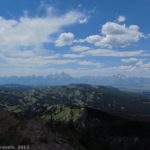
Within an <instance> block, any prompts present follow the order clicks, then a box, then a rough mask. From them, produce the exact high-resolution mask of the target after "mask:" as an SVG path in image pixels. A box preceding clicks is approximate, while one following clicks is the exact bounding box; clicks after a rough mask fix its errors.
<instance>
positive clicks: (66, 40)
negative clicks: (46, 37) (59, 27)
mask: <svg viewBox="0 0 150 150" xmlns="http://www.w3.org/2000/svg"><path fill="white" fill-rule="evenodd" d="M73 41H74V34H73V33H71V32H68V33H61V34H60V35H59V37H58V39H57V40H56V41H55V45H56V46H58V47H61V46H66V45H72V44H73Z"/></svg>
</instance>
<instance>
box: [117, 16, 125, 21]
mask: <svg viewBox="0 0 150 150" xmlns="http://www.w3.org/2000/svg"><path fill="white" fill-rule="evenodd" d="M117 21H118V22H125V21H126V17H125V16H118V18H117Z"/></svg>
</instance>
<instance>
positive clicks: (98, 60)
mask: <svg viewBox="0 0 150 150" xmlns="http://www.w3.org/2000/svg"><path fill="white" fill-rule="evenodd" d="M149 6H150V1H148V0H132V1H131V0H122V1H120V0H115V1H112V0H92V1H91V0H72V1H70V0H63V1H62V0H55V1H54V0H13V1H11V0H1V1H0V68H1V72H0V76H11V75H16V76H26V75H44V76H45V75H48V74H55V73H62V72H65V73H68V74H70V75H73V76H85V75H88V76H98V75H102V76H103V75H107V76H108V75H113V74H125V75H127V76H147V77H149V75H150V44H149V43H150V28H149V27H150V19H149V16H148V15H149V14H150V8H149Z"/></svg>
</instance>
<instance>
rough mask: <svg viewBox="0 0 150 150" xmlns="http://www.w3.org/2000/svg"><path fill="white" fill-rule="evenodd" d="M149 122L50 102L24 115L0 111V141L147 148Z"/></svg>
mask: <svg viewBox="0 0 150 150" xmlns="http://www.w3.org/2000/svg"><path fill="white" fill-rule="evenodd" d="M149 141H150V122H142V121H131V120H127V119H122V118H121V117H118V116H115V115H113V114H110V113H106V112H103V111H100V110H96V109H92V108H88V107H84V108H83V107H82V108H79V107H73V106H71V107H69V106H65V105H53V106H51V107H50V108H49V109H48V110H47V111H46V112H45V114H42V115H39V116H38V117H37V116H36V117H33V118H31V119H26V118H25V117H24V118H20V117H18V116H17V117H16V116H15V114H12V113H10V112H0V145H30V149H31V150H144V149H146V150H148V149H150V144H149Z"/></svg>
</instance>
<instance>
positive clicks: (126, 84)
mask: <svg viewBox="0 0 150 150" xmlns="http://www.w3.org/2000/svg"><path fill="white" fill-rule="evenodd" d="M72 83H73V84H77V83H86V84H96V85H106V86H114V87H117V88H120V89H124V90H135V91H137V90H138V91H140V90H142V91H150V78H146V77H126V76H125V75H122V74H117V75H113V76H93V77H92V76H84V77H73V76H70V75H68V74H65V73H61V74H50V75H48V76H45V77H44V76H24V77H18V76H9V77H0V85H4V84H19V85H30V86H31V85H32V86H53V85H68V84H72Z"/></svg>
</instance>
